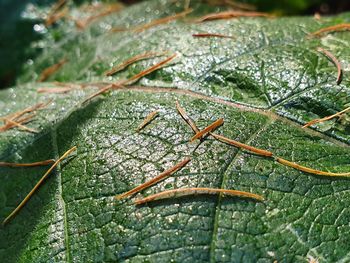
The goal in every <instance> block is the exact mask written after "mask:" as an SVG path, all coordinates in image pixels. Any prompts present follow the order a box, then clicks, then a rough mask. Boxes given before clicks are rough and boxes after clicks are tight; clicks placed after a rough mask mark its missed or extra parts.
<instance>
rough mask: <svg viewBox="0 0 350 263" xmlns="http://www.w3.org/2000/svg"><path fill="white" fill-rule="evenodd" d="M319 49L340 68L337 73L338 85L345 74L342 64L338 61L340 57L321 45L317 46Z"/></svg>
mask: <svg viewBox="0 0 350 263" xmlns="http://www.w3.org/2000/svg"><path fill="white" fill-rule="evenodd" d="M317 51H318V52H320V53H322V54H324V55H325V56H327V57H328V58H329V59H330V60H331V61H332V62H333V64H334V65H335V66H336V67H337V70H338V74H337V85H339V84H340V82H341V80H342V75H343V71H342V68H341V64H340V62H339V61H338V59H337V58H336V57H335V56H334V55H333V54H332V53H331V52H329V51H328V50H325V49H323V48H321V47H319V48H317Z"/></svg>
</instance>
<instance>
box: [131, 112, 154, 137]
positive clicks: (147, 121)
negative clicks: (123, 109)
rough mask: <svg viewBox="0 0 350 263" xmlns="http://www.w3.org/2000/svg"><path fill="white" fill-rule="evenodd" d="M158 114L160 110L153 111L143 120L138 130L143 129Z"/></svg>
mask: <svg viewBox="0 0 350 263" xmlns="http://www.w3.org/2000/svg"><path fill="white" fill-rule="evenodd" d="M157 115H158V110H155V111H152V112H151V113H150V114H148V115H147V117H146V118H145V119H144V120H143V122H142V123H141V124H140V126H139V127H138V128H137V129H136V131H137V132H139V131H141V130H142V129H143V128H144V127H145V126H146V125H148V124H149V123H150V122H151V121H152V120H153V119H154V118H155V117H156V116H157Z"/></svg>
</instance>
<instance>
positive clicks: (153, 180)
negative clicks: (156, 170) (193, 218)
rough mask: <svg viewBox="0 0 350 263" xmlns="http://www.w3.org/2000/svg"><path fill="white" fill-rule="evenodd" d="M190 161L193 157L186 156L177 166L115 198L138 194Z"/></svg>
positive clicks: (119, 198)
mask: <svg viewBox="0 0 350 263" xmlns="http://www.w3.org/2000/svg"><path fill="white" fill-rule="evenodd" d="M189 161H191V158H186V159H185V160H183V161H181V162H180V163H178V164H176V165H175V166H173V167H171V168H170V169H168V170H166V171H164V172H162V173H161V174H159V175H158V176H156V177H154V178H153V179H151V180H149V181H147V182H145V183H143V184H141V185H139V186H137V187H135V188H133V189H131V190H130V191H128V192H125V193H123V194H120V195H117V196H116V197H115V199H117V200H121V199H124V198H125V197H128V196H130V195H133V194H136V193H138V192H140V191H142V190H144V189H146V188H148V187H150V186H151V185H154V184H156V183H158V182H160V181H162V180H164V179H165V178H166V177H168V176H170V175H172V174H173V173H175V172H177V171H178V170H180V169H181V168H183V167H184V166H185V165H186V164H187V163H188V162H189Z"/></svg>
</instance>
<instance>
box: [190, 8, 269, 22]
mask: <svg viewBox="0 0 350 263" xmlns="http://www.w3.org/2000/svg"><path fill="white" fill-rule="evenodd" d="M237 17H272V15H270V14H268V13H262V12H246V11H224V12H219V13H212V14H208V15H205V16H203V17H201V18H199V19H198V20H197V22H198V23H202V22H206V21H211V20H219V19H231V18H237Z"/></svg>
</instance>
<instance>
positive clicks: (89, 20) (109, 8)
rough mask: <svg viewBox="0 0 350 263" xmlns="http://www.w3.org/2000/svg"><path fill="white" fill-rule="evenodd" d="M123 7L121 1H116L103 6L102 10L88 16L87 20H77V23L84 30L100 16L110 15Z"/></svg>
mask: <svg viewBox="0 0 350 263" xmlns="http://www.w3.org/2000/svg"><path fill="white" fill-rule="evenodd" d="M122 8H123V5H121V4H120V3H114V4H110V5H108V6H107V7H105V8H102V11H101V12H100V13H98V14H95V15H92V16H89V17H88V18H86V19H85V20H75V25H76V26H77V27H78V28H79V29H81V30H83V29H85V28H86V27H87V26H88V25H89V24H91V23H92V22H93V21H95V20H96V19H98V18H101V17H103V16H107V15H110V14H112V13H114V12H118V11H120V10H121V9H122ZM98 9H101V7H98Z"/></svg>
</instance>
